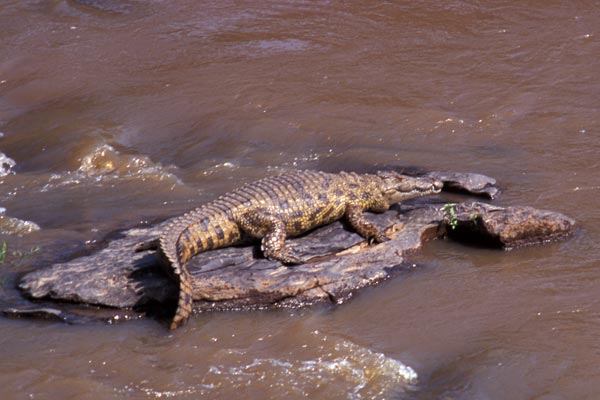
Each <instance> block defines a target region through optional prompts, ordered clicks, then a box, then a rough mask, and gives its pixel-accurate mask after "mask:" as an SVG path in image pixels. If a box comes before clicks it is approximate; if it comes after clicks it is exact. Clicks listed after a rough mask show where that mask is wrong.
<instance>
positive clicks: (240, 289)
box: [3, 174, 575, 320]
mask: <svg viewBox="0 0 600 400" xmlns="http://www.w3.org/2000/svg"><path fill="white" fill-rule="evenodd" d="M444 176H445V177H446V179H447V180H448V181H452V182H455V185H457V186H458V187H462V188H465V190H468V191H470V190H478V189H477V188H485V187H489V185H492V186H493V185H494V182H495V181H493V180H491V178H487V177H483V176H481V175H477V174H447V175H444ZM368 218H369V219H370V220H371V221H373V222H374V223H375V224H376V225H377V226H378V227H379V228H381V229H385V231H386V233H387V234H388V236H389V237H390V238H391V239H392V240H390V241H388V242H384V243H381V244H377V245H367V243H365V241H364V239H363V238H362V237H360V236H359V235H358V234H356V233H354V232H352V231H351V230H348V229H347V228H346V226H344V224H343V223H342V222H336V223H333V224H330V225H327V226H324V227H321V228H318V229H316V230H314V231H312V232H310V233H308V234H307V235H305V236H303V237H300V238H296V239H293V240H290V241H289V245H290V247H291V248H292V249H293V251H294V252H296V253H297V254H298V255H299V256H301V257H302V258H304V259H307V260H308V262H307V263H306V264H303V265H298V266H293V267H290V266H283V265H281V264H279V263H277V262H273V261H269V260H266V259H264V258H263V257H262V256H261V253H260V251H259V249H258V247H259V246H258V245H248V246H239V247H229V248H225V249H220V250H213V251H209V252H205V253H202V254H199V255H197V256H195V257H193V258H192V259H191V260H190V262H189V263H188V267H189V270H190V273H191V275H192V277H193V292H194V308H195V310H196V311H209V310H234V309H250V308H252V309H255V308H268V307H283V306H292V307H296V306H304V305H310V304H314V303H318V302H332V303H340V302H343V301H344V300H345V299H347V298H348V297H349V296H350V295H351V294H352V293H353V292H355V291H357V290H359V289H360V288H363V287H365V286H368V285H372V284H375V283H377V282H379V281H381V280H384V279H387V278H389V277H390V276H391V275H392V274H394V273H395V271H401V270H403V269H406V267H407V265H408V261H407V258H406V257H407V256H408V255H409V254H410V253H411V251H414V250H416V249H418V248H419V247H420V246H421V245H422V243H423V242H424V241H426V240H428V239H432V238H435V237H438V236H447V237H450V238H453V239H456V240H461V241H478V242H480V243H484V244H489V245H492V246H494V247H505V248H511V247H516V246H522V245H527V244H534V243H540V242H546V241H550V240H555V239H559V238H562V237H563V236H565V235H567V234H569V233H571V232H572V231H573V230H574V226H575V224H574V221H573V220H572V219H570V218H568V217H565V216H564V215H561V214H559V213H554V212H551V211H543V210H536V209H533V208H530V207H507V208H502V207H495V206H491V205H488V204H484V203H478V202H475V203H464V204H444V203H440V202H439V198H437V197H429V198H421V199H416V200H414V201H409V202H407V203H405V204H402V205H401V206H400V205H399V206H395V207H394V208H393V209H391V210H390V211H388V212H386V213H383V214H371V215H369V216H368ZM168 222H169V221H166V222H164V223H162V224H160V225H157V226H154V227H148V228H135V229H129V230H126V231H123V232H121V233H120V234H119V235H118V237H113V239H112V240H110V241H108V242H107V244H106V246H105V247H104V248H102V249H99V250H97V251H96V252H93V253H92V254H89V255H86V256H83V257H77V258H74V259H72V260H70V261H68V262H65V263H58V264H54V265H52V266H50V267H48V268H43V269H40V270H36V271H33V272H30V273H28V274H26V275H24V276H23V277H22V280H21V283H20V285H19V286H20V288H21V289H22V291H23V293H24V294H25V295H26V296H27V297H28V298H30V299H32V300H33V301H35V302H37V301H40V299H41V300H43V301H45V302H48V301H49V300H50V301H60V302H70V303H83V304H87V305H97V306H108V307H114V308H115V309H136V310H139V309H142V310H149V309H158V310H161V311H162V312H163V315H165V316H167V317H169V316H170V314H169V313H170V312H172V311H173V310H174V305H175V302H176V298H177V293H178V292H177V287H176V285H175V284H174V282H172V281H171V280H170V279H169V278H168V276H167V275H166V274H165V273H164V272H163V271H162V270H161V268H160V267H159V266H158V259H157V256H156V254H155V252H154V251H151V250H150V251H145V252H135V251H134V249H135V248H136V246H137V245H138V244H139V243H141V242H145V241H148V240H151V239H154V238H156V237H158V236H159V234H160V232H161V229H162V227H163V226H164V225H165V224H167V223H168ZM165 304H171V305H172V306H173V308H172V307H165ZM155 305H158V306H159V307H156V308H153V307H151V306H155ZM44 307H46V306H44ZM3 308H5V312H6V307H3ZM22 308H23V309H24V312H23V314H28V313H29V314H35V313H36V312H40V310H42V311H41V312H42V314H44V313H45V314H48V315H53V313H54V311H52V310H54V309H55V308H57V307H54V306H47V308H48V309H50V310H51V311H50V312H44V311H43V310H44V308H40V307H38V309H37V310H38V311H35V310H36V308H35V307H34V306H31V305H30V306H29V307H22ZM32 310H34V311H32ZM10 313H11V315H18V314H19V312H18V307H16V308H15V307H13V308H12V309H11V312H10ZM68 317H69V318H71V317H72V313H69V314H68ZM58 318H59V319H60V318H63V320H64V319H65V318H66V317H64V315H63V314H58Z"/></svg>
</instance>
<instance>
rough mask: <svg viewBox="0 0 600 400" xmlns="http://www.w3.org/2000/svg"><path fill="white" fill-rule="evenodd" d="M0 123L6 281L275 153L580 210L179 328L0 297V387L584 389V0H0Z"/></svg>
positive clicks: (595, 377)
mask: <svg viewBox="0 0 600 400" xmlns="http://www.w3.org/2000/svg"><path fill="white" fill-rule="evenodd" d="M0 132H1V133H0V164H1V172H0V207H2V209H0V210H1V211H2V214H3V215H4V217H5V218H4V220H5V225H6V221H12V222H11V223H10V224H8V225H9V226H8V227H4V228H3V229H2V234H1V235H0V245H1V243H2V242H6V244H7V249H6V252H5V255H4V260H3V262H2V264H0V302H2V303H3V304H6V303H10V302H11V301H13V300H14V299H15V298H16V297H18V292H17V290H16V289H15V287H16V284H17V282H18V279H19V276H20V274H22V273H23V272H26V271H30V270H32V269H34V268H40V267H42V266H44V265H47V264H48V263H51V262H55V261H57V260H63V259H67V258H69V256H72V255H73V254H76V253H78V252H81V251H83V250H84V249H86V248H87V247H89V246H91V245H93V244H94V243H95V242H96V241H99V240H101V239H102V238H103V237H105V236H106V235H107V234H109V233H110V232H112V231H114V230H118V229H124V228H128V227H132V226H136V225H139V224H140V223H143V222H145V221H157V220H161V219H164V218H167V217H170V216H174V215H177V214H180V213H182V212H184V211H186V210H188V209H191V208H193V207H195V206H198V205H200V204H202V203H204V202H206V201H208V200H211V199H213V198H215V197H216V196H217V195H219V194H221V193H223V192H225V191H227V190H230V189H233V188H235V187H237V186H239V185H241V184H242V183H244V182H247V181H251V180H254V179H257V178H260V177H263V176H265V175H268V174H270V173H274V172H276V171H278V170H282V169H289V168H313V169H325V170H330V171H339V170H357V169H358V170H360V169H362V168H365V167H367V166H374V165H382V164H398V165H413V166H421V167H425V168H429V169H436V170H444V171H470V172H480V173H484V174H487V175H490V176H493V177H495V178H496V179H498V182H499V184H500V185H501V186H502V187H503V189H504V191H503V193H502V195H501V196H500V198H499V199H498V200H496V203H497V204H500V205H530V206H534V207H537V208H543V209H551V210H555V211H559V212H562V213H565V214H567V215H569V216H571V217H573V218H575V219H576V220H577V221H578V224H579V228H578V230H577V233H576V234H575V235H573V236H572V237H571V238H570V239H569V240H567V241H564V242H560V243H552V244H548V245H544V246H537V247H528V248H524V249H518V250H513V251H508V252H506V251H499V250H486V249H482V248H473V247H468V246H464V245H460V244H456V243H452V242H448V241H433V242H429V243H427V244H426V246H425V247H424V249H423V250H422V251H421V252H420V253H419V254H418V255H415V258H414V262H415V264H416V265H417V267H416V268H414V269H412V270H411V272H409V273H406V274H402V275H401V276H398V277H397V278H395V279H390V280H388V281H386V282H383V283H382V284H380V285H378V286H374V287H370V288H367V289H365V290H363V291H361V292H360V293H358V294H356V295H355V296H354V297H353V298H352V299H351V300H349V301H348V302H346V303H344V304H342V305H338V306H335V307H333V306H316V307H312V308H304V309H297V310H294V309H281V310H275V311H252V312H229V313H212V314H211V313H209V314H202V315H197V316H195V317H194V318H192V320H191V321H190V323H189V324H188V325H187V326H185V327H184V328H183V329H181V330H179V331H177V332H175V333H171V332H169V331H167V330H166V328H165V326H164V324H161V323H159V322H157V321H156V320H153V319H143V320H135V321H128V322H125V323H119V324H113V325H108V324H102V323H90V324H80V325H67V324H64V323H60V322H50V321H41V320H33V319H32V320H29V319H7V318H1V319H0V398H1V399H3V400H12V399H113V398H117V399H120V398H123V399H153V398H173V399H197V398H206V399H238V398H252V399H254V398H256V399H266V398H269V399H287V400H292V399H300V398H310V399H415V400H421V399H544V400H555V399H600V245H599V243H600V210H599V203H600V201H599V200H598V199H599V198H600V174H599V170H600V2H599V1H582V0H573V1H545V2H541V1H538V2H534V1H514V0H503V1H491V0H490V1H477V0H473V1H455V0H453V1H447V2H437V1H432V0H424V1H419V2H413V1H395V2H394V1H382V2H375V1H373V2H369V1H346V2H331V1H292V0H289V1H230V0H220V1H192V0H175V1H160V0H143V1H142V0H123V1H119V0H2V2H1V3H0ZM9 217H10V218H13V219H11V220H9V219H8V218H9ZM27 221H29V222H27ZM37 227H39V228H40V229H39V230H36V228H37ZM28 230H33V231H34V232H32V233H30V234H26V232H25V231H28ZM18 233H21V234H18Z"/></svg>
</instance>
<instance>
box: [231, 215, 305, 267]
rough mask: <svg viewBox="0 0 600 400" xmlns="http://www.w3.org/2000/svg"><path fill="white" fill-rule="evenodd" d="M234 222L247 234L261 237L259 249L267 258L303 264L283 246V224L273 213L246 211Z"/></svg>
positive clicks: (291, 263) (284, 232) (285, 234)
mask: <svg viewBox="0 0 600 400" xmlns="http://www.w3.org/2000/svg"><path fill="white" fill-rule="evenodd" d="M236 223H237V224H238V226H239V227H240V229H242V230H243V231H244V232H246V233H248V234H249V235H251V236H254V237H257V238H262V242H261V246H260V249H261V250H262V252H263V255H264V256H265V257H266V258H268V259H269V260H274V261H280V262H282V263H284V264H288V265H294V264H304V260H302V259H301V258H300V257H298V256H296V255H295V254H293V253H292V252H291V251H290V249H288V248H286V247H285V239H286V236H287V233H286V230H285V224H284V223H283V221H282V220H281V219H279V218H277V217H276V216H275V215H273V214H271V213H269V212H266V211H248V212H246V213H244V214H242V216H241V217H240V218H238V219H236Z"/></svg>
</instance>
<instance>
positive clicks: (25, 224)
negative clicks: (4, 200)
mask: <svg viewBox="0 0 600 400" xmlns="http://www.w3.org/2000/svg"><path fill="white" fill-rule="evenodd" d="M5 213H6V208H4V207H0V234H2V235H27V234H29V233H32V232H35V231H39V230H40V227H39V225H38V224H36V223H35V222H31V221H25V220H22V219H18V218H13V217H9V216H7V215H5Z"/></svg>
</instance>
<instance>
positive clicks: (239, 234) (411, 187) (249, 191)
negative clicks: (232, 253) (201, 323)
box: [138, 170, 443, 329]
mask: <svg viewBox="0 0 600 400" xmlns="http://www.w3.org/2000/svg"><path fill="white" fill-rule="evenodd" d="M442 186H443V183H442V182H441V181H440V180H438V179H436V178H433V177H411V176H407V175H402V174H399V173H397V172H395V171H378V172H377V173H375V174H358V173H354V172H340V173H326V172H320V171H311V170H303V171H296V170H293V171H288V172H284V173H282V174H280V175H274V176H269V177H266V178H263V179H261V180H258V181H256V182H253V183H248V184H246V185H244V186H242V187H240V188H238V189H236V190H233V191H232V192H229V193H227V194H225V195H223V196H221V197H219V198H218V199H216V200H214V201H212V202H210V203H207V204H205V205H203V206H201V207H199V208H197V209H195V210H192V211H190V212H188V213H186V214H184V215H182V216H180V217H177V218H175V219H173V221H172V222H170V223H169V224H168V225H167V226H166V228H165V229H164V230H163V232H162V234H161V235H160V238H158V239H156V240H154V241H153V242H151V243H147V244H145V246H140V247H138V250H144V249H149V248H154V249H156V250H158V254H159V257H160V258H161V260H162V261H161V264H162V265H163V266H165V267H166V268H167V269H168V271H169V272H170V274H171V275H172V276H174V278H175V279H176V281H178V284H179V300H178V303H177V310H176V312H175V315H174V317H173V319H172V320H171V323H170V328H171V329H177V328H179V327H180V326H182V325H184V324H185V323H186V322H187V320H188V319H189V317H190V315H191V312H192V302H193V293H192V279H191V276H190V272H189V271H188V269H187V266H186V262H187V261H188V260H190V259H191V258H192V257H193V256H194V255H196V254H198V253H201V252H204V251H207V250H212V249H217V248H222V247H227V246H232V245H236V244H240V243H242V242H244V241H247V240H248V239H252V238H254V239H261V251H262V253H263V255H264V256H265V257H266V258H267V259H270V260H274V261H279V262H281V263H283V264H286V265H294V264H302V263H304V262H305V260H303V259H302V258H300V257H299V256H298V255H296V254H293V253H292V252H291V251H290V250H289V249H288V248H287V247H286V246H285V240H286V238H288V237H294V236H298V235H300V234H302V233H305V232H308V231H310V230H311V229H313V228H316V227H318V226H321V225H325V224H328V223H331V222H333V221H336V220H339V219H342V218H344V219H345V220H346V221H347V222H348V224H349V225H350V227H352V228H353V229H354V230H355V231H356V232H357V233H358V234H360V235H361V236H362V237H364V238H365V239H367V241H368V242H369V244H371V243H381V242H384V241H387V240H389V238H388V237H387V236H386V235H385V233H384V232H382V231H380V230H379V229H377V227H376V226H375V225H373V224H372V223H370V222H369V221H368V220H367V219H366V218H365V216H364V214H363V212H364V211H372V212H384V211H386V210H388V209H389V207H390V206H391V205H392V204H394V203H397V202H399V201H402V200H406V199H409V198H413V197H419V196H424V195H428V194H434V193H439V192H440V190H441V189H442Z"/></svg>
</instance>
